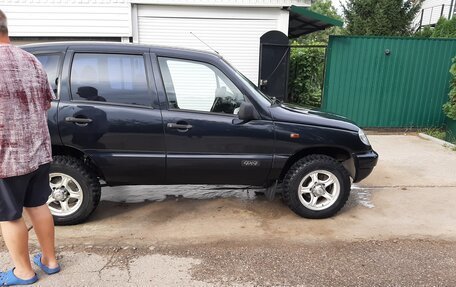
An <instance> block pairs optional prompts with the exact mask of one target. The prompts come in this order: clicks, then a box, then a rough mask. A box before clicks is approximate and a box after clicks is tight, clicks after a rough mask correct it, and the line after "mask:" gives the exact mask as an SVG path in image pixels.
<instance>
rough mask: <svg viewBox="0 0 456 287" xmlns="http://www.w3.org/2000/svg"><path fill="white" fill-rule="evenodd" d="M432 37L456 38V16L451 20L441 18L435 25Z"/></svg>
mask: <svg viewBox="0 0 456 287" xmlns="http://www.w3.org/2000/svg"><path fill="white" fill-rule="evenodd" d="M431 37H432V38H456V17H453V18H452V19H451V20H447V19H445V18H440V20H439V21H438V22H437V24H436V25H435V28H434V31H433V33H432V36H431Z"/></svg>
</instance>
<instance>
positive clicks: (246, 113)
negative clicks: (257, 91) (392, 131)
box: [238, 102, 260, 122]
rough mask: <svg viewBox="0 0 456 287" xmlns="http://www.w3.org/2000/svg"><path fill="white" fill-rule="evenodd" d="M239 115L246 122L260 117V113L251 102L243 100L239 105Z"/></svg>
mask: <svg viewBox="0 0 456 287" xmlns="http://www.w3.org/2000/svg"><path fill="white" fill-rule="evenodd" d="M238 117H239V119H240V120H242V121H244V122H248V121H251V120H257V119H259V118H260V117H259V115H258V113H257V111H256V110H255V108H254V107H253V105H252V104H251V103H247V102H243V103H242V104H241V106H240V107H239V112H238Z"/></svg>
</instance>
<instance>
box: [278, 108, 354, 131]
mask: <svg viewBox="0 0 456 287" xmlns="http://www.w3.org/2000/svg"><path fill="white" fill-rule="evenodd" d="M271 115H272V117H273V119H274V121H279V122H289V123H298V124H305V125H314V126H323V127H329V128H336V129H343V130H349V131H354V132H358V130H359V127H358V126H357V125H356V124H355V123H354V122H352V121H350V120H349V119H347V118H344V117H342V116H339V115H336V114H331V113H324V112H320V111H316V110H309V109H306V108H303V107H301V106H297V105H292V104H280V105H273V106H271Z"/></svg>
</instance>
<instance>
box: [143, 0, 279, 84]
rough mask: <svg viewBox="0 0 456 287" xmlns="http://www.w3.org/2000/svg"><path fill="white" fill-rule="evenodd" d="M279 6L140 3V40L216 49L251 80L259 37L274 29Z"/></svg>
mask: <svg viewBox="0 0 456 287" xmlns="http://www.w3.org/2000/svg"><path fill="white" fill-rule="evenodd" d="M279 12H280V10H279V9H264V8H263V9H253V8H228V7H218V8H214V7H172V6H156V5H140V6H139V7H138V31H137V32H138V40H139V42H140V43H142V44H155V45H167V46H176V47H184V48H192V49H199V50H207V51H210V49H209V48H208V47H207V46H206V45H204V44H203V43H201V41H199V40H198V39H197V38H196V37H195V36H193V35H192V34H191V33H193V34H194V35H196V36H198V38H200V39H201V40H203V41H204V42H205V43H207V44H208V45H209V46H211V47H212V48H213V49H215V50H217V51H218V52H219V53H220V54H221V55H222V56H223V57H224V58H225V59H227V60H228V61H229V62H230V63H231V64H232V65H233V66H234V67H236V68H237V69H238V70H239V71H241V72H242V73H243V74H244V75H246V76H247V77H248V78H249V79H250V80H251V81H252V82H254V83H257V82H258V63H259V49H260V48H259V45H260V37H261V35H263V34H264V33H266V32H267V31H270V30H277V27H278V17H279Z"/></svg>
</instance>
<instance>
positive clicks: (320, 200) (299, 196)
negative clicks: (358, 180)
mask: <svg viewBox="0 0 456 287" xmlns="http://www.w3.org/2000/svg"><path fill="white" fill-rule="evenodd" d="M350 189H351V182H350V176H349V175H348V172H347V171H346V170H345V168H344V167H343V166H342V165H341V164H340V163H339V162H338V161H336V160H335V159H333V158H332V157H329V156H326V155H310V156H306V157H304V158H302V159H301V160H299V161H297V162H296V163H295V164H293V165H292V167H291V168H290V169H289V170H288V172H287V174H286V175H285V178H284V180H283V200H284V201H285V203H286V204H287V205H288V207H289V208H290V209H291V210H293V211H294V212H295V213H296V214H298V215H300V216H302V217H305V218H310V219H322V218H328V217H331V216H333V215H335V214H336V213H337V212H339V210H340V209H341V208H342V207H343V206H344V205H345V203H346V202H347V199H348V197H349V195H350Z"/></svg>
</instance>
